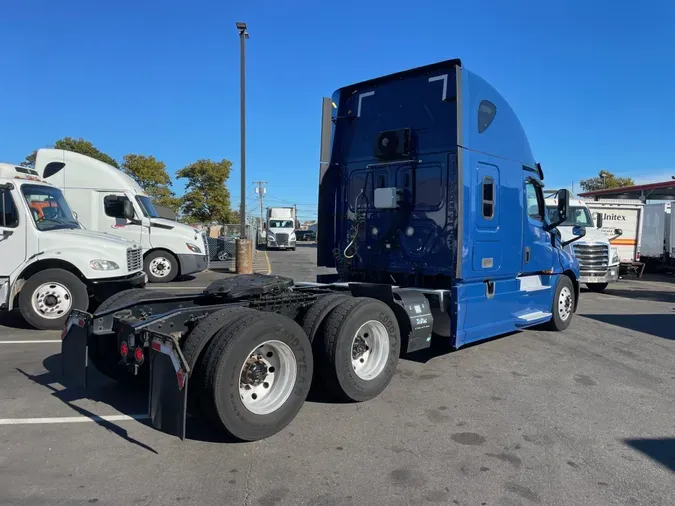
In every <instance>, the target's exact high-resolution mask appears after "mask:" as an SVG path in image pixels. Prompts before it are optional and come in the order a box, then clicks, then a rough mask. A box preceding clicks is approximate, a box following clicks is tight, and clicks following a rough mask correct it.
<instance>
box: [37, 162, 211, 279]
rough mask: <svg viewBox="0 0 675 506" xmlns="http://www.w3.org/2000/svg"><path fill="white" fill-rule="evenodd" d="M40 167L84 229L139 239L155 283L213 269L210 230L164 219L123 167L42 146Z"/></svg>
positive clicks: (146, 264) (38, 170)
mask: <svg viewBox="0 0 675 506" xmlns="http://www.w3.org/2000/svg"><path fill="white" fill-rule="evenodd" d="M35 169H36V170H37V172H38V174H40V175H41V176H42V177H43V178H44V179H45V180H46V181H48V182H50V183H51V184H53V185H54V186H56V187H57V188H60V189H61V190H62V191H63V193H64V194H65V196H66V199H67V200H68V202H69V203H70V205H71V206H72V208H73V211H75V213H76V214H77V217H78V220H79V221H80V223H82V225H83V226H84V227H85V228H87V229H89V230H95V231H98V232H105V233H107V234H112V235H116V236H118V237H122V238H124V239H131V240H134V241H137V242H139V243H140V245H141V247H142V248H143V270H144V271H145V272H146V273H147V275H148V281H150V282H151V283H168V282H170V281H173V280H174V279H175V278H176V276H179V275H187V274H194V273H196V272H201V271H203V270H205V269H207V268H208V265H209V252H208V240H207V238H206V235H205V233H204V232H200V231H199V230H196V229H194V228H192V227H190V226H188V225H184V224H182V223H178V222H176V221H172V220H167V219H165V218H160V217H159V214H158V213H157V211H156V210H155V207H154V206H153V203H152V199H151V198H150V197H149V196H148V194H147V193H145V192H144V191H143V189H142V188H141V187H140V186H139V185H138V183H136V181H134V180H133V179H132V178H130V177H129V176H127V175H126V174H125V173H124V172H122V171H121V170H119V169H117V168H115V167H113V166H112V165H108V164H107V163H104V162H101V161H99V160H96V159H95V158H91V157H88V156H85V155H82V154H79V153H74V152H72V151H67V150H63V149H39V150H38V152H37V158H36V161H35ZM127 202H130V203H131V205H132V208H133V211H134V214H133V216H132V217H130V218H129V217H127V216H125V215H124V208H125V205H127V204H126V203H127Z"/></svg>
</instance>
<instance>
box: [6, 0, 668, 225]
mask: <svg viewBox="0 0 675 506" xmlns="http://www.w3.org/2000/svg"><path fill="white" fill-rule="evenodd" d="M553 4H554V2H536V1H534V0H528V1H525V0H513V1H509V2H505V1H503V0H493V1H471V2H469V1H466V2H452V1H424V0H417V1H415V2H402V1H398V2H397V1H395V0H394V1H392V0H388V1H386V2H384V1H370V2H368V1H364V0H360V1H352V0H342V1H340V2H326V3H323V2H316V1H309V0H286V1H281V2H280V1H278V0H277V1H271V0H256V1H253V0H251V1H239V2H235V1H223V0H219V1H209V2H206V1H199V0H195V1H193V2H186V1H184V0H183V1H175V0H163V1H159V0H155V1H136V2H131V1H129V0H118V1H115V2H98V1H91V0H89V1H84V0H68V1H61V2H55V1H53V0H41V1H38V0H22V1H20V2H5V4H4V5H3V6H2V8H0V34H2V43H1V44H0V70H1V71H2V77H1V78H0V112H1V113H0V158H2V161H8V162H15V163H16V162H20V161H21V160H23V158H24V157H25V156H26V155H27V154H28V153H30V152H31V151H32V150H33V149H36V148H38V147H42V146H46V145H49V144H52V143H53V142H54V141H56V140H57V139H59V138H61V137H64V136H74V137H84V138H86V139H89V140H91V141H92V142H93V143H94V144H95V145H96V146H97V147H98V148H99V149H101V150H103V151H105V152H107V153H109V154H110V155H112V156H114V157H116V158H118V159H120V158H121V157H122V156H123V155H124V154H125V153H129V152H134V153H144V154H152V155H155V156H156V157H157V158H159V159H161V160H163V161H164V162H165V163H166V164H167V167H168V168H169V170H170V172H171V173H173V172H174V171H175V170H177V169H179V168H181V167H182V166H184V165H186V164H188V163H190V162H192V161H194V160H197V159H199V158H214V159H220V158H227V159H229V160H231V161H232V162H233V173H232V176H231V178H230V180H229V181H228V186H229V188H230V190H231V194H232V197H233V199H232V201H233V205H235V206H236V205H237V202H238V200H239V194H240V191H239V39H238V35H237V31H236V28H235V21H239V20H241V21H245V22H247V23H248V25H249V31H250V34H251V38H250V39H249V40H248V43H247V60H248V65H247V72H248V73H247V76H248V87H247V104H248V105H247V107H248V121H247V136H248V149H247V153H248V155H247V169H248V170H247V183H248V184H247V186H248V188H249V191H248V192H247V204H248V205H247V207H249V208H255V203H254V202H253V201H252V200H251V198H252V197H255V195H254V193H253V191H252V187H251V184H250V183H251V181H254V180H258V179H262V180H266V181H268V196H269V199H268V201H267V202H268V203H269V204H277V205H283V204H285V203H290V202H297V203H298V206H299V214H300V217H301V218H311V217H312V216H314V215H315V211H316V208H315V202H316V195H317V173H318V157H319V133H320V130H319V128H320V104H321V97H322V96H330V94H331V93H332V92H333V90H335V89H336V88H338V87H340V86H343V85H346V84H350V83H352V82H355V81H359V80H363V79H366V78H371V77H375V76H378V75H382V74H385V73H389V72H394V71H398V70H402V69H405V68H409V67H414V66H418V65H423V64H426V63H431V62H434V61H438V60H443V59H447V58H452V57H459V58H461V59H462V60H463V62H464V64H465V66H466V67H468V68H470V69H472V70H473V71H475V72H477V73H478V74H480V75H481V76H483V77H484V78H485V79H487V80H488V81H490V82H491V83H492V84H493V85H495V87H496V88H497V89H498V90H500V92H501V93H502V94H503V95H504V96H505V97H506V99H507V100H508V101H510V103H511V105H512V106H513V108H514V109H515V111H516V113H517V114H518V115H519V117H520V119H521V121H522V123H523V125H524V127H525V130H526V132H527V134H528V135H529V138H530V143H531V145H532V148H533V150H534V152H535V156H536V157H537V158H538V159H539V160H540V161H541V163H542V165H543V167H544V169H545V173H546V183H547V186H551V187H559V186H569V185H571V182H572V181H575V183H576V188H577V189H578V181H579V180H580V179H582V178H585V177H588V176H592V175H594V174H596V173H597V172H598V170H600V169H601V168H605V169H607V170H610V171H613V172H615V173H616V174H620V175H632V176H634V177H635V179H636V180H638V181H648V180H655V179H662V178H669V177H670V175H671V174H673V175H675V123H674V121H675V93H674V92H673V89H674V88H675V56H673V54H674V51H675V2H673V1H672V0H653V1H648V2H628V1H625V0H624V1H621V0H619V1H609V0H592V1H588V0H585V1H582V0H566V1H564V2H555V4H556V5H555V6H554V5H553ZM182 187H183V183H182V182H181V181H177V182H176V184H175V189H176V190H177V191H178V192H179V193H180V192H181V191H182Z"/></svg>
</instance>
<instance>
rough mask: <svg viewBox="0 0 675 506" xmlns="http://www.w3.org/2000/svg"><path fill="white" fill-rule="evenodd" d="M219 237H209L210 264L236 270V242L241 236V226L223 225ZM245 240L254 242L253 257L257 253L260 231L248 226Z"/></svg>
mask: <svg viewBox="0 0 675 506" xmlns="http://www.w3.org/2000/svg"><path fill="white" fill-rule="evenodd" d="M219 232H220V234H219V236H218V237H209V238H208V239H207V240H208V241H209V254H210V258H209V260H210V262H211V264H212V265H211V266H212V267H213V268H221V269H232V270H233V269H234V256H235V245H236V242H235V241H236V240H237V239H239V237H240V236H241V225H239V224H238V223H236V224H231V223H228V224H225V225H221V230H220V231H219ZM245 234H246V235H245V238H246V239H250V240H252V241H253V244H254V248H253V257H254V258H255V256H256V253H257V247H255V245H257V244H258V230H257V228H256V227H253V226H251V225H247V226H246V232H245Z"/></svg>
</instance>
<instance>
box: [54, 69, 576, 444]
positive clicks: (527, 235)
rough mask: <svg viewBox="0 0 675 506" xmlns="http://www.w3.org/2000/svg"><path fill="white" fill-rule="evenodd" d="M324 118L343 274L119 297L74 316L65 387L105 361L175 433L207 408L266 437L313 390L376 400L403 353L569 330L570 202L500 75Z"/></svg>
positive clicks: (323, 178)
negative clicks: (565, 233)
mask: <svg viewBox="0 0 675 506" xmlns="http://www.w3.org/2000/svg"><path fill="white" fill-rule="evenodd" d="M323 113H324V114H323V124H322V134H321V144H322V149H321V168H320V180H319V231H318V234H317V239H318V245H317V264H318V265H319V266H325V267H334V268H335V269H336V274H335V275H331V276H323V277H320V279H317V282H316V283H294V282H293V280H292V279H289V278H285V277H281V276H273V275H272V276H264V275H240V276H234V277H231V278H227V279H223V280H219V281H216V282H214V283H212V284H211V285H210V286H209V287H208V288H206V289H205V290H204V291H203V292H202V293H200V294H197V295H194V294H175V293H162V292H160V291H155V290H152V291H150V290H145V289H132V290H126V291H124V292H120V293H118V294H116V295H114V296H112V297H110V298H109V299H108V300H106V301H105V302H104V303H103V304H101V306H99V308H98V309H97V311H96V313H95V314H90V313H87V312H82V311H73V312H72V314H71V316H70V318H69V320H68V323H67V325H66V328H65V329H64V331H63V334H62V338H63V343H62V363H63V373H64V382H66V383H68V382H71V383H73V384H76V385H78V386H86V383H87V377H88V364H89V363H90V362H91V363H93V364H94V365H95V366H96V368H97V369H98V370H99V371H101V372H103V373H104V374H106V375H108V376H109V377H111V378H114V379H116V380H118V381H120V382H123V383H143V384H147V385H148V388H149V404H150V406H149V411H150V416H151V419H152V423H153V425H154V426H155V427H157V428H158V429H160V430H164V431H166V432H168V433H171V434H174V435H177V436H180V437H184V436H185V423H186V414H187V412H188V411H191V412H194V413H195V414H196V415H197V416H203V417H205V418H207V419H208V420H210V421H211V422H212V423H213V424H214V425H215V426H216V427H218V428H220V429H221V430H222V431H224V432H225V433H226V434H227V435H229V436H230V437H232V438H234V439H237V440H245V441H253V440H259V439H263V438H266V437H268V436H270V435H272V434H275V433H276V432H278V431H280V430H282V429H283V428H284V427H286V426H287V425H288V424H289V423H290V422H291V420H292V419H293V418H294V417H295V415H296V414H297V413H298V411H299V410H300V408H301V406H302V404H303V403H304V401H305V399H306V397H307V395H308V392H309V390H310V387H311V385H314V386H315V388H321V389H326V390H328V391H329V392H330V393H332V395H333V396H334V397H335V398H338V399H342V400H344V401H352V402H360V401H366V400H368V399H372V398H374V397H376V396H377V395H379V394H380V393H381V392H382V391H383V390H384V389H385V388H386V387H387V385H388V384H389V383H390V381H391V378H392V376H393V374H394V371H395V369H396V365H397V362H398V359H399V356H401V355H405V354H409V353H414V352H416V351H419V350H422V349H424V348H428V347H429V346H431V345H432V343H434V342H436V341H438V342H441V343H447V344H449V345H450V346H451V347H453V348H460V347H462V346H464V345H466V344H468V343H472V342H476V341H480V340H484V339H487V338H490V337H493V336H496V335H500V334H503V333H507V332H511V331H514V330H518V329H524V328H527V327H531V326H534V325H539V324H545V325H547V326H548V327H549V328H551V329H553V330H564V329H565V328H567V327H568V326H569V324H570V322H571V320H572V318H573V314H574V312H575V310H576V307H577V302H578V297H579V283H578V277H579V266H578V263H577V261H576V260H575V258H574V257H573V256H572V255H570V254H569V253H568V252H567V251H565V250H564V249H563V247H564V246H565V245H566V243H563V242H562V240H561V236H560V234H559V233H558V232H557V230H556V226H557V225H559V224H560V223H562V222H563V221H565V219H566V217H567V213H568V208H569V195H568V192H567V191H566V190H561V191H559V193H558V200H557V202H558V205H557V211H556V213H552V215H553V216H554V217H555V216H556V215H557V218H556V219H555V220H554V221H553V222H551V221H549V220H550V219H551V214H549V213H547V212H546V207H545V203H544V197H543V191H542V188H543V179H544V174H543V172H542V169H541V166H540V165H539V164H538V163H537V162H536V160H535V159H534V157H533V155H532V151H531V149H530V146H529V143H528V140H527V137H526V135H525V132H524V131H523V128H522V126H521V124H520V122H519V121H518V118H517V117H516V115H515V113H514V112H513V111H512V110H511V108H510V107H509V105H508V103H507V102H506V101H505V100H504V99H503V98H502V97H501V95H500V94H499V93H498V92H497V91H496V90H495V89H494V88H493V87H492V86H490V85H489V84H488V83H487V82H485V81H484V80H483V79H481V78H480V77H478V76H477V75H475V74H473V73H471V72H470V71H468V70H467V69H465V68H464V67H463V66H462V64H461V62H460V60H448V61H444V62H440V63H435V64H432V65H428V66H424V67H419V68H415V69H411V70H406V71H403V72H400V73H397V74H393V75H388V76H384V77H380V78H377V79H373V80H370V81H365V82H362V83H358V84H354V85H351V86H347V87H344V88H340V89H339V90H337V91H336V92H335V94H334V95H333V97H332V98H326V99H324V101H323ZM584 233H585V232H584V230H583V228H577V229H575V231H574V235H575V237H574V238H573V239H572V240H571V241H569V242H572V241H573V240H576V239H577V238H580V237H582V236H583V235H584ZM188 384H189V385H190V388H189V389H188Z"/></svg>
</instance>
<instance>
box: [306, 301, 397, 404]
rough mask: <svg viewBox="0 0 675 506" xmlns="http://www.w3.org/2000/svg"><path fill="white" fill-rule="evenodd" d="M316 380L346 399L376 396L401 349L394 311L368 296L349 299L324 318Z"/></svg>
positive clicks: (384, 384) (385, 381) (352, 399)
mask: <svg viewBox="0 0 675 506" xmlns="http://www.w3.org/2000/svg"><path fill="white" fill-rule="evenodd" d="M321 348H322V349H321V353H320V356H321V360H322V362H323V363H322V365H321V367H319V368H317V371H318V373H319V374H320V378H319V380H321V381H322V382H323V384H324V385H325V386H327V387H328V388H329V389H330V390H331V391H332V393H333V394H334V395H335V396H336V397H338V398H340V399H343V400H346V401H356V402H361V401H366V400H369V399H372V398H374V397H377V396H378V395H379V394H380V393H382V391H384V389H385V388H387V386H388V385H389V383H390V382H391V379H392V378H393V376H394V372H395V371H396V365H397V364H398V357H399V354H400V351H401V331H400V329H399V326H398V321H397V320H396V316H395V315H394V312H393V311H392V310H391V308H390V307H389V306H387V305H386V304H385V303H384V302H381V301H379V300H376V299H371V298H365V297H363V298H355V299H348V300H346V301H344V302H342V303H341V304H340V305H339V306H337V307H336V308H335V309H334V310H333V311H331V313H330V314H329V315H328V317H327V318H326V322H325V327H324V334H323V342H322V346H321Z"/></svg>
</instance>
